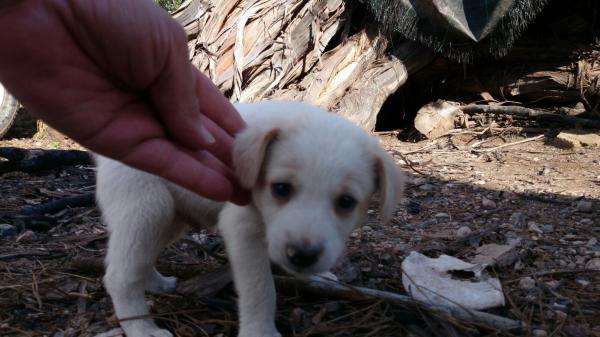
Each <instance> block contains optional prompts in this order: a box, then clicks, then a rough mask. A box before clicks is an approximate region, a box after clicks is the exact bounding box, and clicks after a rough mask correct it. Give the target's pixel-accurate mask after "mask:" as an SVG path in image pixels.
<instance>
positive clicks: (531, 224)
mask: <svg viewBox="0 0 600 337" xmlns="http://www.w3.org/2000/svg"><path fill="white" fill-rule="evenodd" d="M527 229H528V230H529V231H530V232H534V233H538V234H542V233H544V232H543V231H542V230H541V229H540V227H538V225H537V224H536V223H535V222H533V221H530V222H529V223H528V226H527Z"/></svg>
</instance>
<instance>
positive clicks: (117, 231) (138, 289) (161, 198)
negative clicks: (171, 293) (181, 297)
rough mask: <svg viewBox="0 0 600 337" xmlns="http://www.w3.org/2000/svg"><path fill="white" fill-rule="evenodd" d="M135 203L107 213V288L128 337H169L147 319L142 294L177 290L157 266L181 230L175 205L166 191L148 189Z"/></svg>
mask: <svg viewBox="0 0 600 337" xmlns="http://www.w3.org/2000/svg"><path fill="white" fill-rule="evenodd" d="M156 187H157V188H159V187H158V186H156ZM135 199H136V200H135V202H133V201H132V202H127V201H126V202H123V201H122V200H121V202H120V203H118V204H117V203H115V204H112V205H110V203H108V202H107V203H108V204H109V205H108V206H109V207H104V218H105V221H106V222H107V224H108V226H109V230H110V232H111V233H110V240H109V244H108V253H107V256H106V275H105V277H104V284H105V287H106V289H107V291H108V293H109V294H110V296H111V298H112V301H113V305H114V308H115V313H116V315H117V317H118V318H119V319H120V320H121V322H120V324H121V327H122V328H123V330H125V333H126V334H127V336H128V337H142V336H144V337H147V336H152V337H171V336H172V335H171V333H170V332H168V331H167V330H163V329H160V328H159V327H158V326H156V324H155V323H154V322H153V320H152V319H151V318H149V317H148V314H149V310H148V305H147V304H146V301H145V296H144V292H145V291H146V290H150V291H160V290H172V289H174V288H175V283H176V282H175V279H174V278H167V277H164V276H162V275H160V274H159V273H158V271H156V269H155V268H154V264H155V261H156V258H157V257H158V255H159V253H160V252H161V251H162V249H163V248H164V247H165V246H166V245H168V244H169V243H170V242H171V241H172V240H173V239H175V238H176V237H177V236H178V235H179V233H180V232H181V230H182V225H181V224H180V223H179V222H176V221H174V212H175V211H174V208H175V207H174V202H173V199H172V198H171V196H170V194H169V193H168V192H167V191H166V190H162V189H159V190H154V188H147V189H146V190H145V193H144V195H143V196H136V198H135Z"/></svg>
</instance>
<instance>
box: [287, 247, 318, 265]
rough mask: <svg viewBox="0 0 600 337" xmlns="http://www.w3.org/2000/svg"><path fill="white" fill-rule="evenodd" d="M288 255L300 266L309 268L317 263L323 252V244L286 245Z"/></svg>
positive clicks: (291, 260)
mask: <svg viewBox="0 0 600 337" xmlns="http://www.w3.org/2000/svg"><path fill="white" fill-rule="evenodd" d="M286 253H287V257H288V259H289V260H290V262H291V263H292V264H293V265H294V266H296V267H298V268H308V267H310V266H312V265H313V264H315V263H316V262H317V261H318V260H319V257H321V254H322V253H323V246H321V245H295V244H288V245H287V246H286Z"/></svg>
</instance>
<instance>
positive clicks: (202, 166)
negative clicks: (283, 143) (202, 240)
mask: <svg viewBox="0 0 600 337" xmlns="http://www.w3.org/2000/svg"><path fill="white" fill-rule="evenodd" d="M0 45H2V46H3V48H2V52H0V82H2V83H3V85H4V86H5V87H6V88H7V89H8V90H9V91H11V93H12V94H13V95H14V96H15V97H17V98H18V99H19V100H20V101H21V103H22V104H23V105H24V106H25V107H27V108H28V109H29V110H31V111H32V112H34V113H35V114H37V115H38V116H39V117H40V118H41V119H43V120H44V121H46V122H47V123H48V124H49V125H51V126H53V127H54V128H56V129H58V130H60V131H61V132H64V133H65V134H66V135H68V136H70V137H71V138H73V139H74V140H76V141H77V142H79V143H81V144H82V145H83V146H85V147H87V148H89V149H91V150H93V151H95V152H97V153H100V154H102V155H105V156H108V157H111V158H114V159H117V160H120V161H122V162H124V163H125V164H127V165H130V166H132V167H135V168H138V169H141V170H144V171H148V172H150V173H153V174H157V175H159V176H162V177H164V178H166V179H168V180H171V181H173V182H175V183H177V184H179V185H181V186H183V187H185V188H187V189H189V190H191V191H194V192H196V193H198V194H200V195H202V196H205V197H208V198H211V199H214V200H219V201H223V200H232V201H234V202H237V203H245V202H246V201H247V195H246V192H245V191H243V190H242V189H241V188H240V187H238V185H237V184H236V183H235V178H234V177H233V175H232V173H231V170H230V168H229V166H230V164H231V158H230V156H231V147H232V142H233V136H234V135H235V134H236V133H237V132H238V131H240V130H241V129H242V128H243V127H244V126H245V124H244V122H243V120H242V119H241V117H240V116H239V114H238V113H237V112H236V110H235V109H234V107H233V106H232V105H231V103H229V101H227V99H226V98H225V97H224V96H223V95H222V94H221V93H220V92H219V91H218V89H217V88H216V87H215V86H214V85H213V84H212V83H211V82H210V80H209V79H208V78H206V77H205V76H204V75H202V74H201V73H200V72H199V71H198V70H197V69H196V68H194V67H193V66H192V64H191V63H190V62H189V60H188V50H187V39H186V36H185V33H184V32H183V29H182V28H181V27H180V25H179V24H178V23H177V22H175V21H174V20H173V19H172V18H171V17H170V16H169V15H168V14H167V13H166V12H165V11H164V10H162V9H161V8H160V7H158V6H157V5H155V4H154V3H153V2H152V1H151V0H103V1H97V0H0Z"/></svg>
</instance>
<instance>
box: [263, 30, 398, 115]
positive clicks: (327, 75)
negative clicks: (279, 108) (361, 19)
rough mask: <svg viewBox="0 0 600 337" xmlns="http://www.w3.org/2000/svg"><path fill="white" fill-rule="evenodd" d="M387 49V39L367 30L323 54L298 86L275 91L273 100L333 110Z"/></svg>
mask: <svg viewBox="0 0 600 337" xmlns="http://www.w3.org/2000/svg"><path fill="white" fill-rule="evenodd" d="M386 46H387V40H386V39H385V38H384V37H383V35H381V34H380V33H379V31H378V30H377V29H376V28H375V27H374V26H369V27H366V28H364V29H362V30H361V31H359V32H358V33H356V34H354V35H352V36H351V37H350V38H348V39H347V40H346V41H344V42H342V43H341V44H340V45H338V46H337V47H336V48H334V49H333V50H331V51H329V52H327V53H325V54H323V56H322V57H321V60H320V61H319V62H318V63H317V65H316V66H315V68H314V69H313V70H312V71H311V72H310V73H308V74H307V75H306V76H305V77H304V78H303V79H302V81H301V82H300V83H299V84H298V85H297V86H295V87H294V88H292V89H284V90H281V91H278V92H275V93H274V94H273V97H276V98H279V99H286V100H293V101H305V102H311V103H313V104H316V105H319V106H321V107H323V108H324V109H329V110H331V108H332V107H333V106H335V105H337V103H338V102H339V101H340V100H341V98H342V97H343V96H344V94H345V93H346V91H347V90H348V88H349V87H350V86H351V85H352V83H354V82H355V81H356V80H357V79H358V77H359V75H360V74H362V73H363V72H364V71H365V70H366V69H367V67H369V66H370V65H371V64H372V63H374V62H375V60H376V59H377V58H378V57H379V56H380V55H382V54H383V51H384V50H385V48H386Z"/></svg>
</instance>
